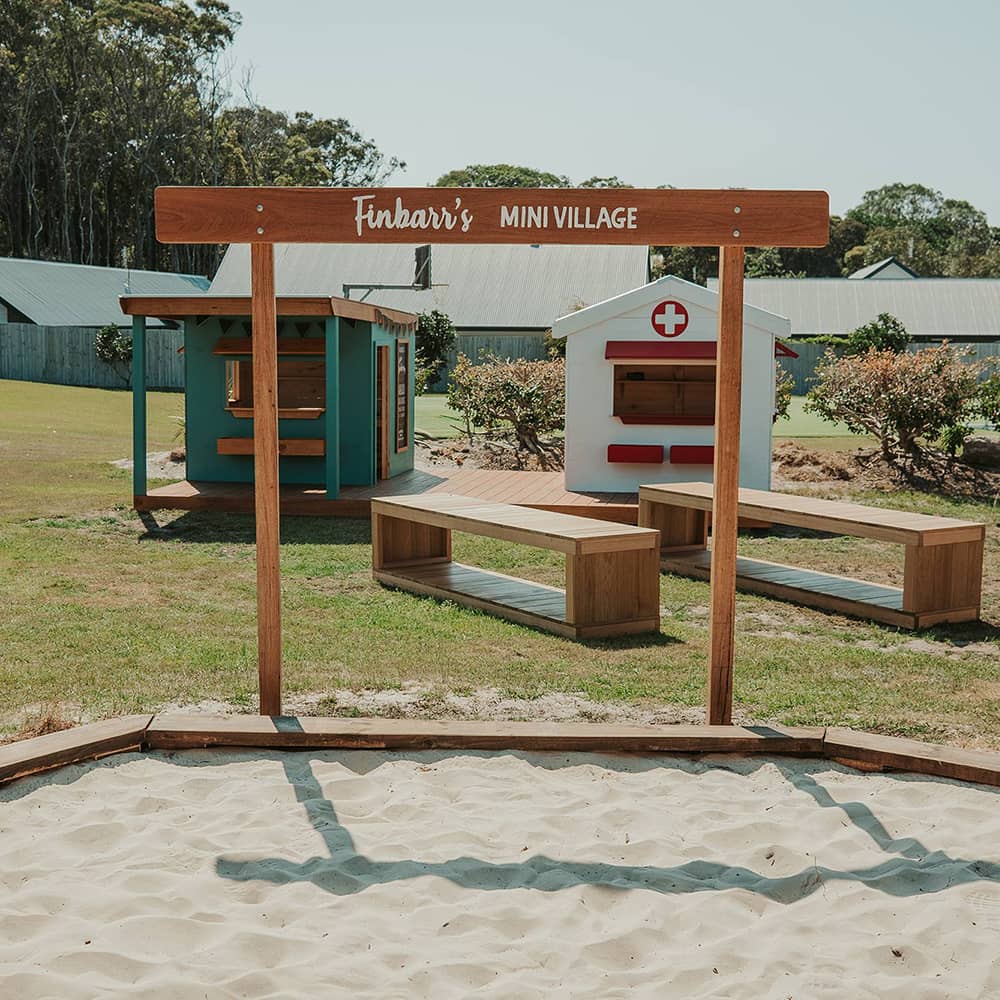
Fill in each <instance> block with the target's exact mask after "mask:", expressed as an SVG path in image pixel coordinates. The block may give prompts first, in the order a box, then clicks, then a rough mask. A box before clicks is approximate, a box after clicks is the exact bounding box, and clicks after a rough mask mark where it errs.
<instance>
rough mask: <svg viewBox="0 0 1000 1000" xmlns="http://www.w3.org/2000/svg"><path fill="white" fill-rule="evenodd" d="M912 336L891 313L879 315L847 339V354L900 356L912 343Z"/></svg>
mask: <svg viewBox="0 0 1000 1000" xmlns="http://www.w3.org/2000/svg"><path fill="white" fill-rule="evenodd" d="M910 339H911V338H910V335H909V333H908V332H907V330H906V327H905V326H904V325H903V323H902V321H901V320H898V319H896V317H895V316H891V315H890V314H889V313H879V314H878V316H877V317H876V318H875V319H873V320H872V321H871V322H870V323H865V324H864V325H862V326H859V327H857V329H854V330H852V331H851V332H850V333H849V334H848V335H847V337H846V338H845V344H844V349H845V353H846V354H867V353H868V352H869V351H892V352H893V353H894V354H899V353H900V351H905V350H906V348H907V346H908V345H909V343H910Z"/></svg>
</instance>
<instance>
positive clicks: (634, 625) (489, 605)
mask: <svg viewBox="0 0 1000 1000" xmlns="http://www.w3.org/2000/svg"><path fill="white" fill-rule="evenodd" d="M452 531H464V532H468V533H469V534H473V535H485V536H487V537H489V538H500V539H503V540H505V541H509V542H518V543H520V544H522V545H534V546H537V547H539V548H543V549H553V550H555V551H557V552H564V553H565V554H566V589H565V590H560V589H559V588H557V587H548V586H545V585H543V584H540V583H532V582H529V581H527V580H521V579H518V578H517V577H513V576H506V575H504V574H502V573H494V572H491V571H487V570H484V569H479V568H477V567H474V566H465V565H462V564H461V563H456V562H452V558H451V533H452ZM659 545H660V536H659V532H657V531H654V530H651V529H649V528H636V527H634V526H633V525H629V524H616V523H612V522H609V521H598V520H595V519H594V518H589V517H577V516H576V515H573V514H557V513H553V512H551V511H544V510H534V509H531V508H528V507H514V506H510V505H508V504H500V503H489V502H488V501H485V500H477V499H474V498H473V497H463V496H456V495H454V494H450V493H433V494H421V495H419V496H398V497H383V498H378V499H373V500H372V569H373V575H374V577H375V579H376V580H378V581H379V582H380V583H383V584H387V585H388V586H391V587H398V588H400V589H402V590H408V591H412V592H413V593H417V594H428V595H430V596H432V597H438V598H441V599H444V600H450V601H455V602H456V603H458V604H464V605H466V606H467V607H472V608H479V609H481V610H483V611H488V612H490V614H494V615H498V616H499V617H501V618H506V619H508V620H510V621H514V622H519V623H520V624H522V625H531V626H533V627H535V628H540V629H544V630H546V631H549V632H555V633H557V634H559V635H564V636H569V637H571V638H596V637H605V636H614V635H626V634H629V633H635V632H653V631H656V630H658V629H659V627H660V580H659V577H660V573H659Z"/></svg>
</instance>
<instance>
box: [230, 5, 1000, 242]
mask: <svg viewBox="0 0 1000 1000" xmlns="http://www.w3.org/2000/svg"><path fill="white" fill-rule="evenodd" d="M230 2H231V6H232V7H233V8H234V9H235V10H238V11H239V12H240V13H241V14H242V15H243V26H242V28H241V29H240V31H239V33H238V35H237V39H236V43H235V46H234V47H233V49H232V58H233V62H234V69H233V74H234V82H237V81H238V79H239V76H240V74H241V72H242V71H243V70H244V69H245V68H246V67H248V66H252V67H253V88H254V91H255V93H256V95H257V97H258V99H259V100H260V101H262V102H263V103H264V104H266V105H268V106H271V107H275V108H280V109H283V110H285V111H289V112H293V111H297V110H309V111H312V112H314V113H315V114H316V115H319V116H322V117H344V118H347V119H348V120H349V121H350V122H351V123H352V124H353V125H354V126H355V127H357V128H358V129H360V130H361V131H362V132H363V133H364V134H365V135H366V136H368V137H369V138H371V139H373V140H374V141H375V143H376V144H377V145H378V146H379V148H380V149H381V150H382V151H383V152H385V153H387V154H391V155H395V156H398V157H399V158H401V159H403V160H405V161H406V163H407V168H406V170H405V171H401V172H398V173H397V174H396V175H395V176H394V177H392V178H391V183H393V184H397V185H402V186H405V185H414V186H416V185H423V184H427V183H432V182H433V181H434V180H435V179H436V178H437V177H438V176H440V175H441V174H443V173H444V172H446V171H447V170H450V169H453V168H457V167H462V166H465V165H466V164H470V163H499V162H506V163H516V164H521V165H524V166H531V167H535V168H537V169H539V170H549V171H552V172H553V173H557V174H566V175H568V176H569V177H570V178H571V179H572V180H574V181H581V180H584V179H585V178H587V177H590V176H592V175H595V174H597V175H601V176H605V175H612V174H617V175H618V176H619V177H621V178H622V180H624V181H627V182H629V183H631V184H634V185H636V186H642V187H655V186H657V185H659V184H673V185H674V186H676V187H728V186H742V187H760V188H821V189H824V190H826V191H829V192H830V206H831V210H832V211H833V212H835V213H842V212H844V211H846V209H848V208H849V207H851V206H852V205H854V204H856V203H857V201H858V200H859V198H860V196H861V195H862V194H863V193H864V191H866V190H868V189H869V188H873V187H879V186H881V185H882V184H886V183H890V182H892V181H897V180H898V181H903V182H920V183H923V184H927V185H929V186H930V187H934V188H937V189H939V190H941V191H943V192H944V194H945V195H946V196H947V197H953V198H964V199H966V200H968V201H970V202H972V203H973V204H974V205H976V206H977V207H978V208H981V209H983V210H984V211H985V212H986V213H987V215H988V216H989V219H990V222H991V224H993V225H1000V127H998V126H1000V107H998V105H1000V58H998V40H1000V3H996V2H995V0H952V2H951V3H940V2H935V3H931V2H928V0H882V2H879V3H876V2H873V0H867V2H860V0H835V2H832V3H830V2H824V3H819V2H817V0H717V2H706V0H702V2H700V3H699V2H698V0H687V2H685V3H673V2H670V0H660V2H651V0H617V2H605V3H594V2H591V0H575V2H572V0H533V2H524V0H505V2H503V3H494V4H490V5H487V4H486V3H482V2H479V0H465V2H453V0H414V2H407V3H404V2H400V0H379V2H375V3H368V4H365V3H363V2H362V3H356V4H352V5H350V7H349V9H348V5H347V4H345V3H342V2H336V0H327V2H324V0H283V2H276V0H230ZM366 11H377V14H375V13H366Z"/></svg>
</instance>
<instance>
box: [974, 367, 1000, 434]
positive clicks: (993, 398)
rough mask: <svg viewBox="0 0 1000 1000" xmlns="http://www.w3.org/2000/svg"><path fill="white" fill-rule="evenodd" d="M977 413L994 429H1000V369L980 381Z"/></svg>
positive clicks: (976, 403) (976, 405) (976, 406)
mask: <svg viewBox="0 0 1000 1000" xmlns="http://www.w3.org/2000/svg"><path fill="white" fill-rule="evenodd" d="M975 415H976V416H977V417H978V418H979V419H980V420H985V421H986V423H988V424H989V425H990V427H991V428H992V429H993V430H995V431H1000V371H993V372H991V373H990V376H989V378H986V379H984V380H983V381H982V382H980V383H979V391H978V392H977V393H976V401H975Z"/></svg>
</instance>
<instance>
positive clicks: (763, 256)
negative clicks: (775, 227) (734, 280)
mask: <svg viewBox="0 0 1000 1000" xmlns="http://www.w3.org/2000/svg"><path fill="white" fill-rule="evenodd" d="M744 274H745V275H746V277H748V278H802V277H804V275H802V274H794V273H793V272H791V271H789V270H788V268H787V267H785V262H784V260H782V257H781V251H780V250H779V249H778V248H777V247H755V248H753V249H751V250H748V251H747V255H746V264H745V266H744Z"/></svg>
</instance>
